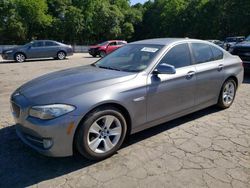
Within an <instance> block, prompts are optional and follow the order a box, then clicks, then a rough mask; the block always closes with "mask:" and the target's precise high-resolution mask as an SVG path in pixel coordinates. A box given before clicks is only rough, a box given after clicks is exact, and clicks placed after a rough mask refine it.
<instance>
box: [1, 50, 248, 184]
mask: <svg viewBox="0 0 250 188" xmlns="http://www.w3.org/2000/svg"><path fill="white" fill-rule="evenodd" d="M95 60H97V59H96V58H91V57H90V56H88V55H87V54H75V55H74V56H73V57H69V59H67V60H63V61H55V60H40V61H28V62H26V63H23V64H19V63H12V62H5V61H2V60H1V59H0V78H1V79H0V107H1V108H0V144H1V145H0V187H26V186H34V187H46V188H48V187H114V188H116V187H119V188H120V187H121V188H122V187H124V188H132V187H150V188H154V187H157V188H158V187H190V188H195V187H199V188H200V187H216V188H217V187H220V188H221V187H234V188H240V187H248V188H249V187H250V76H249V75H248V76H245V79H244V83H243V85H241V87H240V88H239V90H238V94H237V97H236V99H235V102H234V104H233V106H232V107H231V108H230V109H227V110H222V111H221V110H218V109H217V108H216V107H210V108H208V109H205V110H202V111H199V112H196V113H193V114H191V115H188V116H185V117H183V118H179V119H177V120H174V121H171V122H168V123H165V124H163V125H159V126H157V127H154V128H151V129H148V130H146V131H143V132H141V133H137V134H135V135H132V136H130V137H129V139H128V140H127V141H126V143H125V144H124V146H123V148H122V149H120V150H119V151H118V153H117V154H116V155H114V156H113V157H111V158H109V159H106V160H104V161H101V162H98V163H93V162H90V161H87V160H85V159H84V158H82V157H79V156H78V157H67V158H49V157H44V156H41V155H39V154H37V153H36V152H35V151H33V150H31V149H30V148H28V147H27V146H25V145H24V144H23V143H22V142H21V141H20V140H19V139H18V138H17V136H16V134H15V129H14V121H13V119H12V117H11V115H10V110H9V96H10V94H11V92H13V91H14V90H15V89H16V88H17V87H18V86H20V85H21V84H23V83H24V82H26V81H28V80H30V79H32V78H35V77H37V76H40V75H42V74H45V73H49V72H53V71H55V70H60V69H65V68H68V67H75V66H81V65H86V64H89V63H91V62H94V61H95Z"/></svg>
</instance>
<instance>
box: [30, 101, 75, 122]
mask: <svg viewBox="0 0 250 188" xmlns="http://www.w3.org/2000/svg"><path fill="white" fill-rule="evenodd" d="M73 110H75V107H74V106H71V105H66V104H51V105H44V106H33V107H32V108H31V109H30V110H29V115H30V116H32V117H36V118H39V119H44V120H48V119H53V118H56V117H59V116H62V115H64V114H67V113H69V112H72V111H73Z"/></svg>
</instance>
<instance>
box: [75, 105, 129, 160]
mask: <svg viewBox="0 0 250 188" xmlns="http://www.w3.org/2000/svg"><path fill="white" fill-rule="evenodd" d="M126 131H127V124H126V120H125V118H124V116H123V115H122V113H121V112H120V111H119V110H118V109H116V108H113V107H109V108H99V109H97V110H95V111H94V112H93V113H91V114H90V115H88V116H87V118H86V120H85V121H84V122H83V123H82V124H81V125H80V127H79V129H78V131H77V133H76V140H75V144H76V148H77V150H78V151H79V153H80V154H81V155H83V156H84V157H86V158H88V159H91V160H102V159H105V158H107V157H109V156H111V155H113V154H114V153H115V152H116V151H117V150H118V149H119V147H120V146H121V144H122V143H123V141H124V139H125V136H126Z"/></svg>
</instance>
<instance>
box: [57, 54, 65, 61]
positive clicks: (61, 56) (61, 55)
mask: <svg viewBox="0 0 250 188" xmlns="http://www.w3.org/2000/svg"><path fill="white" fill-rule="evenodd" d="M57 57H58V59H60V60H63V59H65V53H64V52H59V53H58V54H57Z"/></svg>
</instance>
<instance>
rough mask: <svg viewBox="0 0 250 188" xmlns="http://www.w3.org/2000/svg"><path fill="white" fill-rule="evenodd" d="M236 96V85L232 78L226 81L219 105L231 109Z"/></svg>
mask: <svg viewBox="0 0 250 188" xmlns="http://www.w3.org/2000/svg"><path fill="white" fill-rule="evenodd" d="M235 94H236V83H235V81H234V80H233V79H231V78H230V79H228V80H226V81H225V82H224V84H223V86H222V89H221V92H220V96H219V100H218V104H217V105H218V106H219V107H221V108H229V107H230V106H231V105H232V104H233V101H234V98H235Z"/></svg>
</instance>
